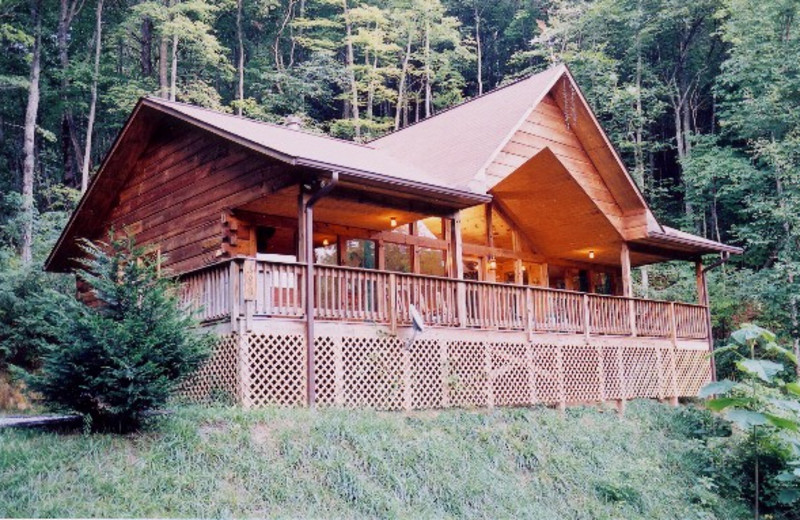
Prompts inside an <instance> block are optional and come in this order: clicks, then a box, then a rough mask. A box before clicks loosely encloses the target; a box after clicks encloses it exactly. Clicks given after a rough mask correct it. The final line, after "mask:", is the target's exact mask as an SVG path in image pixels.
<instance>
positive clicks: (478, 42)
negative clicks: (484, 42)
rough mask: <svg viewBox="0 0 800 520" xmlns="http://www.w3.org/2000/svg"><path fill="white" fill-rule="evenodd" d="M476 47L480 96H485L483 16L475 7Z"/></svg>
mask: <svg viewBox="0 0 800 520" xmlns="http://www.w3.org/2000/svg"><path fill="white" fill-rule="evenodd" d="M475 47H476V50H477V53H478V56H477V58H478V95H479V96H480V95H481V94H483V49H482V48H481V15H480V13H479V12H478V6H477V5H475Z"/></svg>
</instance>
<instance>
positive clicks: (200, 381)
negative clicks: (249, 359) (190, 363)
mask: <svg viewBox="0 0 800 520" xmlns="http://www.w3.org/2000/svg"><path fill="white" fill-rule="evenodd" d="M238 337H239V336H238V335H236V334H227V335H224V336H220V338H219V340H218V341H217V343H216V345H215V346H214V350H213V352H212V353H211V356H210V357H209V358H208V359H207V360H206V362H205V363H203V365H202V366H201V367H200V368H199V369H198V370H197V371H196V372H195V373H194V374H192V376H191V377H190V378H189V379H187V380H186V382H184V383H183V385H181V387H180V389H179V390H178V395H180V396H182V397H184V398H186V399H188V400H190V401H193V402H198V403H203V402H209V401H212V400H217V399H222V400H229V401H237V400H239V399H240V398H241V396H240V395H239V374H238V353H237V348H238V344H239V341H238Z"/></svg>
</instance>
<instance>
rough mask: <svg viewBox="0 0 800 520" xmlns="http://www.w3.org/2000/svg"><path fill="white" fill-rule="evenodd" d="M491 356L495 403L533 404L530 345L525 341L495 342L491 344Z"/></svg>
mask: <svg viewBox="0 0 800 520" xmlns="http://www.w3.org/2000/svg"><path fill="white" fill-rule="evenodd" d="M491 356H492V370H491V381H492V385H491V387H492V394H493V397H494V404H495V405H497V406H524V405H528V404H533V403H534V400H533V398H532V389H531V382H532V380H531V372H532V368H533V367H532V363H531V361H532V357H531V352H530V346H529V345H526V344H524V343H495V344H492V345H491Z"/></svg>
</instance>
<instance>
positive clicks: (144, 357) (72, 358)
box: [27, 238, 212, 431]
mask: <svg viewBox="0 0 800 520" xmlns="http://www.w3.org/2000/svg"><path fill="white" fill-rule="evenodd" d="M83 248H84V251H85V253H86V255H87V257H88V258H89V259H88V260H85V261H84V269H82V270H80V271H79V272H78V276H79V277H80V278H81V279H83V280H84V281H86V282H87V284H88V286H89V287H91V291H92V293H93V295H94V297H95V298H96V301H95V302H94V303H93V304H92V305H91V306H88V305H84V304H82V303H80V302H77V301H76V300H75V299H74V298H67V297H61V298H58V296H57V295H55V294H53V296H54V297H55V298H56V299H57V302H58V304H59V308H58V309H55V310H54V312H55V313H57V314H58V316H57V317H56V318H55V322H56V323H58V324H60V327H61V331H60V334H58V335H55V336H54V337H52V338H51V339H52V341H51V342H50V343H49V344H48V345H47V346H46V347H45V348H44V350H43V353H42V367H41V370H39V371H37V372H36V373H35V374H34V375H31V376H29V377H27V380H28V383H29V385H30V386H31V388H32V389H33V390H35V391H36V392H38V393H39V394H40V395H41V396H42V400H43V401H44V402H45V403H46V404H48V405H49V406H51V407H53V408H57V409H64V410H70V411H74V412H77V413H80V414H82V415H83V416H84V417H85V418H87V420H89V421H90V422H91V426H92V427H93V428H94V429H96V430H97V429H102V430H115V431H129V430H132V429H136V428H138V427H139V426H140V425H141V424H142V421H143V418H144V417H145V415H146V412H148V411H151V410H154V409H157V408H159V407H161V406H163V405H164V404H165V402H166V401H167V399H168V397H169V396H170V394H171V392H172V391H173V390H174V389H175V388H176V386H177V385H178V384H180V382H181V381H182V380H184V379H185V378H186V376H187V375H189V374H190V373H191V372H193V371H194V370H195V369H196V368H197V367H198V366H199V364H200V363H201V362H202V361H203V360H204V359H205V357H206V356H207V355H208V352H209V350H210V345H211V341H212V340H211V337H210V336H209V335H206V334H200V333H199V332H198V330H197V322H196V320H195V319H194V317H193V316H191V315H190V314H188V313H186V312H185V311H184V310H183V309H182V308H181V306H180V301H179V295H178V291H177V289H178V288H177V284H176V283H175V282H174V281H172V280H171V279H169V278H166V277H162V276H159V272H158V265H157V259H154V258H152V257H151V256H149V255H147V254H146V251H145V250H144V249H143V248H141V247H137V246H136V245H135V244H134V243H133V240H132V239H130V238H127V239H122V240H116V241H111V243H110V244H99V245H95V244H92V243H90V242H85V243H84V244H83Z"/></svg>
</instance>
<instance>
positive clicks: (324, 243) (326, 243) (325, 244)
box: [322, 238, 329, 247]
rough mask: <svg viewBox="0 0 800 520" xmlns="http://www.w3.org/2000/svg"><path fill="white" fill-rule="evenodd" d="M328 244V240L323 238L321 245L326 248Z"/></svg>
mask: <svg viewBox="0 0 800 520" xmlns="http://www.w3.org/2000/svg"><path fill="white" fill-rule="evenodd" d="M328 244H329V242H328V239H327V238H323V239H322V245H323V246H324V247H328Z"/></svg>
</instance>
